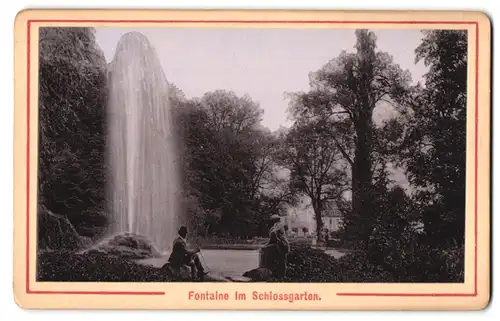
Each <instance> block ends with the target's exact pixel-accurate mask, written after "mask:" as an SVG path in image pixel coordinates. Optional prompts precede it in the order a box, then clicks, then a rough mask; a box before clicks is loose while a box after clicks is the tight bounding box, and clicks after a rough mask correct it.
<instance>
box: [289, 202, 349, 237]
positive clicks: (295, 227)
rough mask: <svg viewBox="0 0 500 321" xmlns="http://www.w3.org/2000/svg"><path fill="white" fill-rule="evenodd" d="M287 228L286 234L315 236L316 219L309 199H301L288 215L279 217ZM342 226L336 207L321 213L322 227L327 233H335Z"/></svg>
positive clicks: (329, 207) (332, 206) (340, 216)
mask: <svg viewBox="0 0 500 321" xmlns="http://www.w3.org/2000/svg"><path fill="white" fill-rule="evenodd" d="M281 222H282V223H283V224H285V225H287V226H288V234H289V235H295V236H313V235H315V234H316V219H315V216H314V209H313V208H312V206H311V202H310V200H309V198H303V199H302V200H301V201H300V202H299V204H298V205H297V206H295V207H290V208H289V209H288V215H286V216H283V217H281ZM341 224H342V215H341V213H340V212H339V210H338V209H337V207H336V206H334V205H331V204H330V206H328V207H327V208H326V209H325V210H324V212H323V226H324V228H325V229H327V230H328V231H329V232H334V231H337V230H338V229H339V228H340V227H341Z"/></svg>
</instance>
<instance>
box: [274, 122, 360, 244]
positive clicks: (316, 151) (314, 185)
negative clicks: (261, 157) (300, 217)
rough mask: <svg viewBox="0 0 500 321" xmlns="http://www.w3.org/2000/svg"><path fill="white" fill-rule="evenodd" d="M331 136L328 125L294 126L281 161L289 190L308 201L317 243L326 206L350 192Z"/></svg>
mask: <svg viewBox="0 0 500 321" xmlns="http://www.w3.org/2000/svg"><path fill="white" fill-rule="evenodd" d="M331 135H332V133H331V125H330V124H328V123H326V122H325V121H322V120H319V121H306V122H296V123H295V125H294V126H293V127H292V128H291V130H290V131H289V133H288V134H287V139H286V142H285V145H284V148H283V154H282V157H281V159H282V162H283V164H285V166H287V167H288V168H289V169H290V186H291V189H292V190H295V191H296V193H298V194H303V195H306V196H308V197H309V198H310V199H311V204H312V207H313V210H314V215H315V220H316V233H317V236H318V240H321V236H322V232H323V215H324V212H325V210H326V209H327V206H328V205H329V204H330V203H332V202H336V201H338V200H340V199H341V198H342V196H343V194H344V192H346V191H347V190H350V186H349V182H348V177H347V175H346V171H345V169H344V168H343V166H342V165H343V164H345V162H342V154H341V153H340V152H339V148H338V146H337V144H336V143H335V142H334V141H333V140H332V139H330V137H331Z"/></svg>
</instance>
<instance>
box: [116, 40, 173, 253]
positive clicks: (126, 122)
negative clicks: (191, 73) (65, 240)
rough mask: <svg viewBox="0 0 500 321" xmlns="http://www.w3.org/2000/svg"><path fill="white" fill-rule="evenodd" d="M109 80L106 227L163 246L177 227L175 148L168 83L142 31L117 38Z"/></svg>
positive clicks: (161, 249) (166, 248) (169, 240)
mask: <svg viewBox="0 0 500 321" xmlns="http://www.w3.org/2000/svg"><path fill="white" fill-rule="evenodd" d="M108 79H109V105H108V128H109V132H108V156H109V158H108V166H109V173H110V184H109V189H108V199H109V200H110V207H109V209H110V211H111V218H112V219H111V232H112V233H113V234H117V233H124V232H129V233H134V234H140V235H142V236H144V237H146V238H148V239H150V240H151V241H152V242H153V243H154V244H155V246H156V247H157V248H158V249H159V250H160V251H166V250H168V249H169V247H170V244H171V242H172V240H173V238H174V237H175V235H176V230H177V227H178V226H177V222H178V214H179V213H178V210H179V208H178V203H177V201H178V199H179V195H178V194H177V193H178V190H179V188H178V187H179V179H178V176H177V175H178V170H177V168H176V158H177V149H176V141H175V137H174V133H173V129H172V127H173V126H172V115H171V110H170V106H169V102H168V91H169V89H168V88H169V85H168V82H167V79H166V77H165V75H164V73H163V69H162V67H161V64H160V62H159V59H158V57H157V54H156V52H155V50H154V48H153V47H152V46H151V44H150V43H149V41H148V39H147V38H146V37H145V36H144V35H142V34H140V33H135V32H134V33H128V34H126V35H124V36H123V37H122V38H121V39H120V41H119V43H118V46H117V50H116V53H115V56H114V59H113V61H112V62H111V64H110V72H109V77H108Z"/></svg>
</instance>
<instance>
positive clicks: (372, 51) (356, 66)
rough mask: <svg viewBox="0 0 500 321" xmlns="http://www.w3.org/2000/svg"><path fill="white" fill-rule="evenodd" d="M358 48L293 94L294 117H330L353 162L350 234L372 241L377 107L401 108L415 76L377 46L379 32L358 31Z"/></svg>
mask: <svg viewBox="0 0 500 321" xmlns="http://www.w3.org/2000/svg"><path fill="white" fill-rule="evenodd" d="M356 39H357V41H356V45H355V49H356V51H355V52H354V53H348V52H346V51H343V52H342V53H341V54H340V55H339V56H338V57H336V58H334V59H332V60H331V61H329V62H328V63H327V64H326V65H325V66H323V67H322V68H321V69H320V70H318V71H317V72H314V73H312V74H311V76H310V85H311V90H310V91H309V92H307V93H298V94H295V95H294V97H293V98H294V103H293V104H292V112H293V113H294V115H295V117H301V118H314V117H318V115H321V117H328V118H329V119H330V121H331V123H332V124H333V125H332V127H333V130H332V135H331V139H332V140H333V141H334V142H335V143H336V145H337V147H338V148H339V150H340V152H341V153H342V155H343V156H344V159H345V161H346V162H348V163H349V164H350V167H351V168H350V169H351V174H352V175H351V178H352V181H351V185H352V210H351V211H350V215H349V216H348V217H346V218H345V222H346V233H347V234H348V235H351V236H353V237H357V238H358V239H359V240H360V241H365V242H366V241H367V240H368V237H369V235H370V234H371V231H372V226H373V221H374V216H375V213H373V208H374V207H373V196H372V194H373V171H374V147H375V142H374V140H375V139H376V137H375V134H374V132H375V125H374V122H373V111H374V109H375V108H376V107H377V106H378V105H379V104H381V103H389V104H391V105H394V106H395V107H397V108H399V107H400V104H399V103H400V100H401V98H402V97H404V96H405V93H406V90H407V88H408V86H409V83H410V80H411V76H410V74H409V72H408V71H403V70H402V69H401V68H400V67H399V65H397V64H396V63H394V61H393V58H392V56H391V55H389V54H388V53H386V52H381V51H377V50H376V36H375V34H374V33H373V32H370V31H368V30H364V29H362V30H356Z"/></svg>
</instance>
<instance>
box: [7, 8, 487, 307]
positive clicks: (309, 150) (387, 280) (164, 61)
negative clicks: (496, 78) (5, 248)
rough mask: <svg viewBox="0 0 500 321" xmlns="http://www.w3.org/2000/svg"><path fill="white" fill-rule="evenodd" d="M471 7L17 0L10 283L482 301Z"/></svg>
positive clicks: (249, 295) (21, 289) (188, 297)
mask: <svg viewBox="0 0 500 321" xmlns="http://www.w3.org/2000/svg"><path fill="white" fill-rule="evenodd" d="M271 13H272V14H271ZM489 27H490V25H489V20H487V18H486V17H485V16H484V15H482V14H479V13H472V12H469V13H467V12H462V13H459V12H447V13H431V12H415V13H411V14H410V13H408V14H407V15H402V14H401V13H397V12H392V13H391V12H387V13H380V12H379V13H376V12H365V13H360V12H358V13H356V12H352V13H344V12H333V11H332V12H326V11H325V12H319V11H318V12H302V11H298V12H295V13H292V12H280V11H272V12H271V11H269V12H267V13H266V12H258V11H253V12H250V11H249V12H243V11H234V12H233V11H213V12H212V11H210V12H208V11H183V10H179V11H154V10H153V11H141V10H133V11H127V12H126V11H119V10H116V11H114V10H111V11H99V10H93V11H92V10H83V11H71V10H62V11H56V10H46V11H43V10H38V11H37V10H34V11H29V12H25V13H23V15H21V16H20V18H18V20H17V22H16V39H17V40H16V51H15V57H16V75H17V76H16V77H17V78H16V116H15V119H16V121H15V123H16V131H15V137H16V139H15V144H14V145H15V158H14V163H15V173H17V174H16V176H15V177H16V179H15V184H14V190H15V215H14V220H15V226H14V229H15V232H14V262H15V263H14V270H15V271H16V272H15V275H14V293H15V296H16V302H21V303H20V305H21V306H24V307H32V308H33V307H36V308H42V309H46V308H98V309H100V308H103V309H109V308H122V309H287V310H288V309H291V310H301V309H306V310H311V309H314V310H331V309H347V310H352V309H354V310H359V309H402V308H408V309H451V308H456V309H462V310H463V309H474V308H480V307H485V306H486V305H487V304H488V302H489V280H490V270H489V247H490V243H489V242H490V241H489V233H490V230H489V229H490V225H489V224H490V221H489V214H490V212H489V211H490V207H489V206H490V199H489V197H490V196H489V195H490V189H489V188H490V187H489V186H490V185H489V184H490V183H489V175H490V164H489V160H490V154H489V148H490V147H489V135H490V134H491V133H490V129H489V128H490V127H489V126H490V125H489V124H490V118H489V117H490V114H489V112H490V101H489V96H488V95H489V92H490V89H489V88H490V87H489V86H490V82H489V81H490V80H489V78H488V77H489V74H488V72H489V68H490V67H489V63H490V56H489V48H490V47H489V46H490V39H489V35H490V34H489V32H490V31H489V29H488V28H489ZM415 298H418V300H415Z"/></svg>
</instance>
